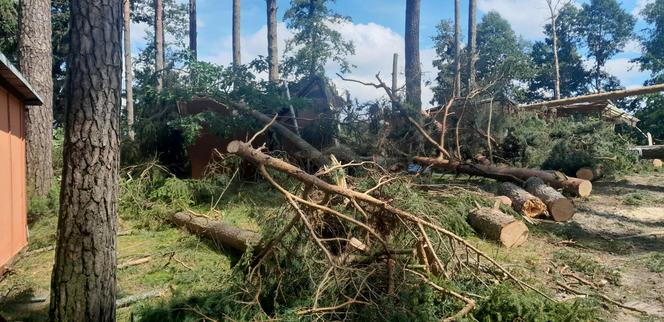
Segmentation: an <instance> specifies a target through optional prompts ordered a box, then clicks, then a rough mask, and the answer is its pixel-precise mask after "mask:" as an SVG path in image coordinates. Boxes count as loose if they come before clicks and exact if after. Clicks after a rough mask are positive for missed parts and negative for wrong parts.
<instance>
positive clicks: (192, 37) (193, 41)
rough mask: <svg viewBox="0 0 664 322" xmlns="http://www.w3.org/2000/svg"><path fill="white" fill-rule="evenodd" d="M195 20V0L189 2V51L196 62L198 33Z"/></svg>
mask: <svg viewBox="0 0 664 322" xmlns="http://www.w3.org/2000/svg"><path fill="white" fill-rule="evenodd" d="M196 23H197V20H196V0H189V51H191V55H192V57H193V58H194V60H198V31H197V27H198V26H197V25H196Z"/></svg>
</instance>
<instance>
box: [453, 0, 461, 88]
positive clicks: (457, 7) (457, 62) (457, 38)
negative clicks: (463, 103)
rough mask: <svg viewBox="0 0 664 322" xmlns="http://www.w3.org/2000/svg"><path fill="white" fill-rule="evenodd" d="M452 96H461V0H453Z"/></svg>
mask: <svg viewBox="0 0 664 322" xmlns="http://www.w3.org/2000/svg"><path fill="white" fill-rule="evenodd" d="M454 96H455V97H460V96H461V0H454Z"/></svg>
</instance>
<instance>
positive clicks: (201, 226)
mask: <svg viewBox="0 0 664 322" xmlns="http://www.w3.org/2000/svg"><path fill="white" fill-rule="evenodd" d="M170 220H171V222H172V223H174V224H175V225H177V226H180V227H184V228H186V229H187V230H189V231H190V232H191V233H194V234H196V235H200V236H203V237H206V238H209V239H210V240H212V241H214V242H215V243H217V244H218V245H220V246H224V247H229V248H232V249H234V250H238V251H241V252H244V251H245V250H247V248H248V247H249V246H257V245H258V243H259V241H260V239H261V235H260V234H259V233H255V232H253V231H249V230H244V229H240V228H237V227H235V226H231V225H229V224H227V223H224V222H221V221H214V220H210V219H208V218H205V217H199V216H194V215H192V214H190V213H186V212H178V213H176V214H174V215H172V216H171V218H170Z"/></svg>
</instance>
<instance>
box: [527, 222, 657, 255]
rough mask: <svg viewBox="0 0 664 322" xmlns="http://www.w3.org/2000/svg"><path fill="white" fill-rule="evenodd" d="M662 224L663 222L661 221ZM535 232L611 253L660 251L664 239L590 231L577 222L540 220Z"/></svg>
mask: <svg viewBox="0 0 664 322" xmlns="http://www.w3.org/2000/svg"><path fill="white" fill-rule="evenodd" d="M663 225H664V223H663ZM534 231H535V232H536V233H539V234H544V235H547V234H548V235H553V237H554V238H556V239H560V240H570V241H572V242H574V244H573V245H574V246H576V247H581V248H588V249H593V250H597V251H602V252H607V253H612V254H620V255H624V254H634V253H640V252H651V251H662V250H663V249H664V239H662V238H653V237H649V236H645V235H644V236H640V235H639V236H635V235H634V234H618V233H614V232H610V231H601V232H600V231H591V230H588V229H586V228H584V227H583V226H581V225H580V224H579V223H576V222H567V223H564V224H558V223H555V222H548V221H542V222H541V224H540V225H538V226H536V228H535V229H534Z"/></svg>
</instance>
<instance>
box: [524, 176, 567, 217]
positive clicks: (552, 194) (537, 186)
mask: <svg viewBox="0 0 664 322" xmlns="http://www.w3.org/2000/svg"><path fill="white" fill-rule="evenodd" d="M526 190H527V191H528V192H530V193H532V194H533V195H535V196H536V197H537V198H540V199H541V200H542V201H543V202H544V204H546V207H547V208H548V209H549V215H551V217H552V218H553V220H555V221H568V220H570V219H572V217H573V216H574V211H575V210H574V204H573V203H572V202H571V201H569V199H567V198H565V197H564V196H563V195H562V194H561V193H560V192H558V191H557V190H556V189H553V188H551V187H549V186H548V185H547V184H546V183H544V181H542V179H540V178H538V177H531V178H529V179H528V180H526Z"/></svg>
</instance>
